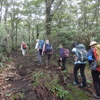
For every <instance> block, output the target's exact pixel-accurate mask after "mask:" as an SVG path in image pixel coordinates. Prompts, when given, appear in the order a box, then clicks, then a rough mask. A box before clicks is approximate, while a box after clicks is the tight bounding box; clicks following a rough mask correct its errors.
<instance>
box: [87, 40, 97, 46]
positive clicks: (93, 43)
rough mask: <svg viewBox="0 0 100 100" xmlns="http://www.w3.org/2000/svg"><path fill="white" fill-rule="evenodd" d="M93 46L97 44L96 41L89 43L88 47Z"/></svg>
mask: <svg viewBox="0 0 100 100" xmlns="http://www.w3.org/2000/svg"><path fill="white" fill-rule="evenodd" d="M95 44H97V42H96V41H91V42H90V45H89V46H92V45H95Z"/></svg>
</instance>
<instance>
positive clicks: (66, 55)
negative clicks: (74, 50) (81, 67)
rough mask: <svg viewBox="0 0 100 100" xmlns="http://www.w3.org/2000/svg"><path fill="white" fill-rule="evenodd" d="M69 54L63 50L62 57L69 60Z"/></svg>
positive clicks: (66, 50)
mask: <svg viewBox="0 0 100 100" xmlns="http://www.w3.org/2000/svg"><path fill="white" fill-rule="evenodd" d="M69 53H70V52H69V50H68V49H63V57H66V58H69Z"/></svg>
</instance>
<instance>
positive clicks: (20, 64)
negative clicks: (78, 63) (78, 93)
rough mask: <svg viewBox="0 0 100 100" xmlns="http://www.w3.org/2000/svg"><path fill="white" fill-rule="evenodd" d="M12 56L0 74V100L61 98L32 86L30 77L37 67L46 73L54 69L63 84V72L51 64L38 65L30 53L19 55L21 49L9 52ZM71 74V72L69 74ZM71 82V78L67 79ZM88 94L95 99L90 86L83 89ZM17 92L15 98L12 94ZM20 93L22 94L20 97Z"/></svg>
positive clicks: (44, 89) (56, 99)
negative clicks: (48, 65) (47, 65)
mask: <svg viewBox="0 0 100 100" xmlns="http://www.w3.org/2000/svg"><path fill="white" fill-rule="evenodd" d="M10 57H12V58H13V60H12V62H9V63H7V64H6V66H7V67H6V68H5V69H4V70H3V72H2V74H0V91H1V92H0V94H1V95H0V100H61V99H59V98H57V97H56V96H55V95H54V94H52V93H49V91H48V90H47V88H45V87H43V86H38V87H37V88H36V89H34V88H33V87H32V84H33V81H32V80H31V79H30V77H31V76H32V72H33V71H35V70H36V69H37V68H38V69H40V70H43V72H44V73H47V71H48V70H50V71H54V72H55V74H58V75H59V77H60V79H61V80H60V84H62V85H64V87H65V83H66V80H63V76H64V74H62V72H61V71H59V70H56V66H54V65H52V66H51V67H50V68H49V69H45V66H44V65H42V66H38V65H37V62H36V57H35V56H33V55H32V54H27V55H26V56H25V57H23V56H22V55H21V51H15V52H12V53H11V54H10ZM71 75H72V74H71ZM69 81H70V82H71V84H72V83H73V80H72V79H70V80H69ZM84 91H86V92H87V95H88V96H89V98H90V99H89V100H96V99H94V98H93V97H92V93H93V92H94V91H93V90H92V89H91V88H88V90H84ZM15 94H17V97H16V99H13V98H14V95H15ZM20 94H24V95H22V96H25V98H24V97H23V99H21V96H20Z"/></svg>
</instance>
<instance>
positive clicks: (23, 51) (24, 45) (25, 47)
mask: <svg viewBox="0 0 100 100" xmlns="http://www.w3.org/2000/svg"><path fill="white" fill-rule="evenodd" d="M26 49H27V44H26V43H25V42H24V41H23V42H22V44H21V50H22V55H23V56H25V55H26Z"/></svg>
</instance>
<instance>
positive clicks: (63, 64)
mask: <svg viewBox="0 0 100 100" xmlns="http://www.w3.org/2000/svg"><path fill="white" fill-rule="evenodd" d="M58 48H59V52H60V57H59V59H58V60H57V62H58V68H57V69H62V70H66V65H65V64H66V58H67V57H65V56H64V55H63V54H64V48H63V46H62V45H59V47H58ZM68 53H69V50H68ZM60 63H62V66H61V64H60Z"/></svg>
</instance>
